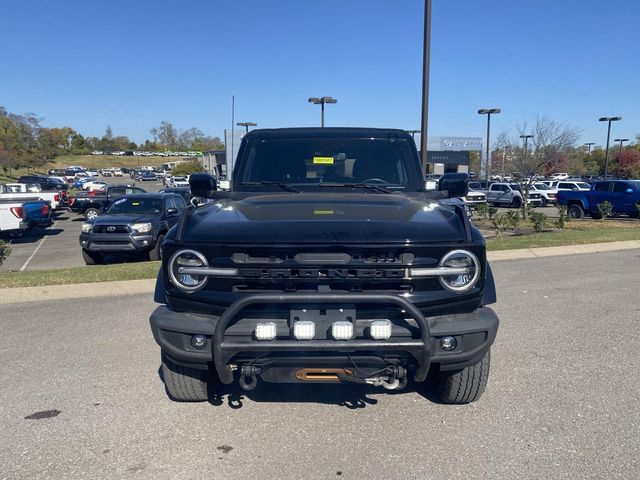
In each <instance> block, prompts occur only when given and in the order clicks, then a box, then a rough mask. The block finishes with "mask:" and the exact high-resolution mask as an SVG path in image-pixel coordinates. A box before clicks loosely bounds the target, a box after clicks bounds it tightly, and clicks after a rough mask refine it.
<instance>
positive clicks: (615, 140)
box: [605, 138, 629, 180]
mask: <svg viewBox="0 0 640 480" xmlns="http://www.w3.org/2000/svg"><path fill="white" fill-rule="evenodd" d="M613 141H614V142H620V148H619V149H618V161H620V157H621V156H622V142H628V141H629V139H628V138H614V139H613ZM605 180H606V177H605Z"/></svg>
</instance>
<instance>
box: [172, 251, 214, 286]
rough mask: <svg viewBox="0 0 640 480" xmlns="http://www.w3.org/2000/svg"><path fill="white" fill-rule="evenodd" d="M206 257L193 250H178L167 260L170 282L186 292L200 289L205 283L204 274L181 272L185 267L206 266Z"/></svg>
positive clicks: (207, 264) (205, 277)
mask: <svg viewBox="0 0 640 480" xmlns="http://www.w3.org/2000/svg"><path fill="white" fill-rule="evenodd" d="M208 266H209V263H208V262H207V259H206V257H205V256H204V255H203V254H201V253H200V252H197V251H195V250H178V251H177V252H176V253H174V254H173V256H172V257H171V259H170V260H169V278H170V279H171V283H173V284H174V285H175V286H176V287H178V288H179V289H181V290H184V291H185V292H187V293H191V292H195V291H197V290H200V289H201V288H202V287H204V286H205V285H206V284H207V279H208V277H207V276H206V275H192V274H189V273H182V272H180V269H182V268H185V267H208Z"/></svg>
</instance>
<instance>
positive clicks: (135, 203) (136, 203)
mask: <svg viewBox="0 0 640 480" xmlns="http://www.w3.org/2000/svg"><path fill="white" fill-rule="evenodd" d="M131 205H133V206H134V207H137V206H138V205H140V202H131Z"/></svg>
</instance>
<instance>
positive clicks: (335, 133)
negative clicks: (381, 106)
mask: <svg viewBox="0 0 640 480" xmlns="http://www.w3.org/2000/svg"><path fill="white" fill-rule="evenodd" d="M254 137H256V138H397V137H409V138H411V136H410V134H409V133H408V132H407V131H406V130H401V129H394V128H362V127H325V128H320V127H296V128H262V129H256V130H251V131H250V132H249V133H248V134H246V135H245V136H244V138H246V139H252V138H254Z"/></svg>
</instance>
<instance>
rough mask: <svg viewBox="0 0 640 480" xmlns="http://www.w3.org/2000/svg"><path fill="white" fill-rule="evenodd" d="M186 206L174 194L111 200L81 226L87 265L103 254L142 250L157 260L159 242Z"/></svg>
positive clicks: (134, 196)
mask: <svg viewBox="0 0 640 480" xmlns="http://www.w3.org/2000/svg"><path fill="white" fill-rule="evenodd" d="M186 206H187V203H186V202H185V200H184V198H182V196H180V195H177V194H171V193H170V194H162V193H144V194H136V195H126V196H124V197H121V198H118V199H117V200H114V201H113V203H111V205H110V206H109V208H107V210H106V211H105V212H104V214H103V215H101V216H99V217H96V218H94V219H91V220H89V221H88V222H86V223H84V224H83V225H82V227H81V233H80V239H79V241H80V246H81V248H82V258H83V259H84V261H85V263H86V264H87V265H96V264H100V263H102V260H103V258H104V256H105V255H114V254H117V255H123V254H144V255H145V256H146V257H147V258H148V259H149V260H160V259H161V256H162V242H163V241H164V238H165V235H166V234H167V232H168V231H169V229H170V228H171V227H173V226H174V225H175V224H176V223H177V222H178V218H179V216H180V212H181V211H182V210H183V209H184V208H185V207H186Z"/></svg>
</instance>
